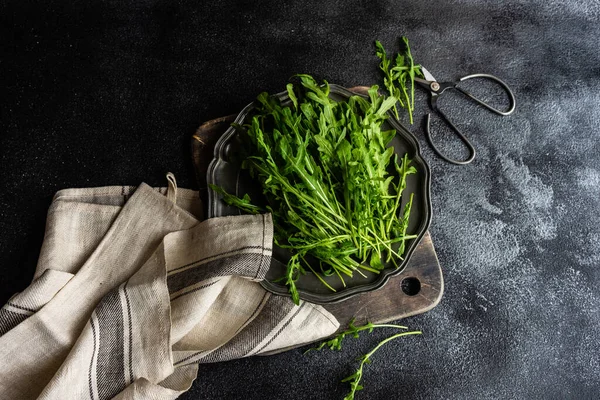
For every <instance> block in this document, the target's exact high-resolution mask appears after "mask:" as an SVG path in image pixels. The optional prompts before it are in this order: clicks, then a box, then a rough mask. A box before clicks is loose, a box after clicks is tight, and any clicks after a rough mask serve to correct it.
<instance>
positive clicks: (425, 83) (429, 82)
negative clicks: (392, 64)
mask: <svg viewBox="0 0 600 400" xmlns="http://www.w3.org/2000/svg"><path fill="white" fill-rule="evenodd" d="M421 71H422V72H423V76H424V77H425V79H421V78H416V77H415V78H414V80H415V82H416V83H417V84H419V85H420V86H422V87H424V88H425V89H427V90H428V91H429V95H430V96H429V101H430V106H431V109H432V111H434V112H436V113H437V114H439V116H440V117H441V118H442V119H443V120H444V121H445V122H446V124H448V126H450V128H452V130H453V131H454V133H455V134H456V135H457V136H458V137H459V138H460V140H462V142H463V143H464V144H465V146H466V147H467V149H468V150H469V157H468V158H467V159H466V160H463V161H460V160H453V159H451V158H449V157H447V156H445V155H444V154H442V152H441V151H440V150H439V149H438V148H437V147H436V146H435V144H434V143H433V140H432V138H431V132H430V122H431V113H429V114H427V117H426V118H427V119H426V127H425V134H426V136H427V140H428V141H429V144H430V145H431V147H432V148H433V151H434V152H435V153H436V154H437V155H438V156H440V158H442V159H444V160H446V161H448V162H449V163H452V164H457V165H464V164H468V163H470V162H471V161H473V159H474V158H475V148H474V147H473V145H472V144H471V142H469V140H468V139H467V138H466V137H465V136H464V135H463V134H462V132H461V131H460V130H459V129H458V128H457V127H456V126H455V125H454V124H453V123H452V122H451V121H450V120H449V119H448V117H447V116H446V114H444V113H443V112H442V110H440V109H439V108H438V106H437V101H438V99H439V98H440V96H441V95H442V94H443V93H444V92H446V91H447V90H449V89H455V90H458V91H459V92H461V93H462V94H464V95H465V96H467V97H469V98H470V99H472V100H473V101H475V102H476V103H477V104H479V105H481V106H483V107H485V108H487V109H488V110H490V111H492V112H494V113H496V114H499V115H509V114H511V113H512V112H513V111H514V110H515V95H514V94H513V92H512V91H511V90H510V88H509V87H508V85H507V84H506V83H504V82H503V81H502V80H500V79H499V78H497V77H495V76H493V75H489V74H472V75H467V76H463V77H462V78H460V79H459V80H457V81H452V82H438V81H437V80H436V79H435V78H434V77H433V75H431V73H429V71H427V70H426V69H425V68H424V67H421ZM473 78H483V79H488V80H492V81H495V82H496V83H498V84H499V85H500V86H501V87H502V88H503V89H504V91H505V92H506V94H507V95H508V98H509V101H510V105H509V107H508V110H507V111H500V110H498V109H496V108H494V107H492V106H490V105H489V104H487V103H485V102H483V101H481V100H479V99H478V98H476V97H475V96H473V95H472V94H471V93H469V92H467V91H466V90H464V89H462V88H460V87H458V86H457V85H458V84H459V83H461V82H464V81H466V80H469V79H473Z"/></svg>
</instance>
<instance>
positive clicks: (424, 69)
mask: <svg viewBox="0 0 600 400" xmlns="http://www.w3.org/2000/svg"><path fill="white" fill-rule="evenodd" d="M421 72H422V73H423V76H424V77H425V80H428V81H432V82H437V79H435V78H434V77H433V75H431V73H430V72H429V71H427V69H426V68H425V67H424V66H422V65H421Z"/></svg>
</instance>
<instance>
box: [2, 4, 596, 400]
mask: <svg viewBox="0 0 600 400" xmlns="http://www.w3.org/2000/svg"><path fill="white" fill-rule="evenodd" d="M200 3H203V4H200ZM599 17H600V6H599V5H598V2H596V1H588V2H559V1H542V0H535V1H531V2H517V1H506V2H496V1H484V0H476V1H448V0H444V1H414V2H408V1H332V0H327V1H321V2H316V1H312V2H293V3H290V2H281V1H278V2H274V1H273V2H249V1H244V2H242V1H240V2H236V6H235V7H234V6H232V5H231V4H229V3H228V2H221V1H213V2H197V1H176V2H170V1H88V2H67V1H56V0H50V1H46V2H42V3H39V2H32V1H23V0H19V1H16V0H14V1H10V0H7V1H4V2H2V3H1V5H0V49H1V51H2V53H1V55H0V173H1V179H0V302H4V301H5V300H6V299H7V298H8V297H9V296H10V295H11V294H13V293H14V292H16V291H19V290H22V289H23V288H24V287H25V286H26V285H27V284H28V282H29V280H30V279H31V277H32V275H33V271H34V266H35V260H36V256H37V253H38V252H39V247H40V245H41V241H42V238H43V229H44V221H45V213H46V210H47V207H48V205H49V203H50V199H51V196H52V195H53V194H54V193H55V192H56V191H57V190H59V189H62V188H68V187H91V186H102V185H115V184H118V185H121V184H132V185H136V184H139V183H140V182H142V181H145V182H147V183H149V184H151V185H164V184H165V180H164V174H165V173H166V172H167V171H172V172H174V173H175V174H176V176H177V178H178V181H179V183H180V185H181V186H183V187H194V186H195V183H194V180H193V169H192V165H191V161H190V154H189V152H190V150H189V137H190V135H191V134H192V133H193V131H194V130H195V128H196V127H197V126H198V125H199V124H200V123H201V122H202V121H206V120H209V119H212V118H215V117H218V116H221V115H226V114H230V113H234V112H237V111H238V110H240V109H241V108H242V107H243V106H244V105H245V104H247V103H248V102H249V101H251V100H252V99H253V98H254V96H255V95H257V94H258V93H259V92H260V91H265V90H266V91H271V92H274V91H279V90H281V89H282V88H283V87H284V85H285V83H286V81H287V79H288V78H289V77H290V76H291V75H293V74H295V73H299V72H305V73H311V74H313V75H315V76H316V77H319V78H325V79H327V80H328V81H330V82H334V83H338V84H342V85H346V86H353V85H356V84H373V83H376V82H378V81H379V75H378V73H377V59H376V58H375V57H374V56H373V48H372V42H373V40H375V39H380V40H382V41H383V42H384V43H385V44H386V47H388V48H392V47H393V45H395V44H396V39H397V37H398V36H400V35H401V34H406V35H407V36H408V37H409V38H410V40H411V44H412V48H413V55H414V56H415V58H416V60H417V62H420V63H422V64H423V65H426V66H427V68H428V69H429V70H430V71H431V72H432V73H433V74H434V75H435V76H437V78H438V79H440V80H443V79H453V78H457V77H459V76H462V75H466V74H469V73H474V72H487V73H492V74H495V75H498V76H500V77H501V78H503V79H504V80H505V81H506V82H507V83H508V84H509V85H510V86H511V87H512V88H513V89H514V91H515V93H516V96H517V102H518V103H517V111H516V112H515V114H514V115H512V116H510V117H506V118H505V117H499V116H495V115H492V114H490V113H488V112H487V111H485V110H482V109H480V108H477V107H474V106H470V105H467V104H466V102H460V103H458V100H462V99H460V98H449V99H447V100H449V101H447V103H446V104H447V107H450V108H451V111H452V116H454V117H455V120H456V121H457V122H458V123H461V122H462V123H461V125H460V126H461V127H463V129H464V130H465V132H466V133H467V135H468V136H469V137H470V138H471V139H472V141H473V144H474V145H475V147H476V149H477V150H478V156H477V158H476V160H475V161H474V163H473V164H471V165H469V166H463V167H457V166H452V165H449V164H446V163H444V162H441V161H440V160H439V159H437V158H436V157H435V156H434V155H433V154H432V153H431V151H430V150H429V148H428V147H427V146H426V143H425V142H424V140H423V132H422V127H421V116H422V115H423V114H424V112H425V111H426V109H427V108H426V96H425V94H424V93H422V92H419V96H418V98H417V104H418V107H417V114H416V115H417V119H416V121H417V123H416V124H415V125H414V126H413V127H412V128H411V129H412V131H413V132H414V133H415V134H416V135H417V136H418V137H419V139H420V140H421V142H422V144H423V147H424V153H425V157H426V158H427V159H428V160H429V161H430V164H431V167H432V171H433V186H432V197H433V204H434V212H435V214H434V219H433V224H432V227H431V233H432V237H433V240H434V243H435V245H436V247H437V250H438V253H439V258H440V262H441V264H442V266H443V268H444V271H445V278H446V292H445V297H444V298H443V300H442V302H441V304H440V305H439V306H438V307H437V308H435V309H434V310H433V311H431V312H429V313H427V314H424V315H420V316H416V317H412V318H409V319H407V320H404V321H403V323H404V324H407V325H408V326H410V327H411V328H417V329H422V330H423V332H424V334H423V335H422V336H421V337H409V338H406V339H404V340H399V341H396V342H393V343H390V344H389V345H387V347H385V348H384V349H382V350H381V352H380V353H378V354H377V355H376V356H375V357H374V363H373V364H372V365H370V366H368V368H367V369H366V370H365V378H364V383H365V385H366V390H365V391H363V392H361V393H360V394H359V396H360V397H358V398H362V399H383V398H399V397H403V398H423V399H438V398H449V399H473V398H479V399H484V398H485V399H488V398H489V399H492V398H528V399H537V398H540V399H541V398H544V399H546V398H557V399H565V398H573V399H581V398H593V397H597V395H598V392H599V389H600V378H599V375H600V357H599V351H598V342H599V341H600V315H599V314H600V312H599V305H600V294H599V291H598V283H599V282H600V274H599V272H598V271H599V269H598V267H599V264H600V228H599V226H600V157H599V155H598V154H599V153H600V141H599V140H598V123H599V119H600V112H599V111H598V109H599V104H600V95H599V93H600V80H599V78H600V45H599V43H598V37H600V24H599V23H598V21H599ZM453 100H457V102H454V101H453ZM434 128H436V129H437V132H438V135H437V136H438V137H439V136H441V131H440V129H441V128H440V127H439V126H438V125H434ZM450 147H452V146H451V145H450ZM387 335H389V332H378V333H373V334H372V335H371V336H365V337H362V338H361V339H360V340H357V341H354V342H351V343H348V345H347V347H346V348H345V350H344V351H343V352H341V353H320V354H316V353H315V354H310V355H306V356H302V355H301V352H300V351H290V352H287V353H285V354H281V355H277V356H271V357H265V358H251V359H245V360H238V361H234V362H228V363H223V364H217V365H203V366H201V367H200V372H199V377H198V380H197V382H196V384H195V385H194V387H193V389H192V390H190V392H189V393H187V394H186V395H185V396H183V398H186V399H196V398H198V399H208V398H211V399H212V398H247V399H281V398H284V397H286V396H290V397H293V398H298V399H330V398H331V399H334V398H342V397H343V394H344V392H345V390H346V384H341V383H339V380H340V379H341V378H343V377H344V376H346V375H348V374H350V373H351V372H352V369H353V365H354V363H353V360H354V358H355V357H356V356H357V355H358V354H359V353H361V352H364V351H366V350H367V349H368V348H370V347H372V346H373V345H375V343H376V342H377V341H378V340H380V339H382V338H384V337H386V336H387Z"/></svg>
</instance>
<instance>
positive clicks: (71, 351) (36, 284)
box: [0, 178, 339, 400]
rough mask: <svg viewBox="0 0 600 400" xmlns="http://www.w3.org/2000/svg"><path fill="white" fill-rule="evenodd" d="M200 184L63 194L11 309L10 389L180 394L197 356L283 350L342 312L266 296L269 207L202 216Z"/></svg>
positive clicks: (4, 332) (0, 381)
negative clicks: (197, 189) (28, 277)
mask: <svg viewBox="0 0 600 400" xmlns="http://www.w3.org/2000/svg"><path fill="white" fill-rule="evenodd" d="M201 209H202V207H201V203H200V200H199V197H198V193H197V192H195V191H191V190H185V189H177V187H176V184H175V182H174V179H172V178H171V180H170V186H169V187H168V188H158V189H153V188H151V187H149V186H148V185H146V184H142V185H140V186H139V187H137V188H135V187H121V186H118V187H117V186H115V187H104V188H92V189H67V190H62V191H60V192H58V193H57V194H56V196H55V197H54V200H53V202H52V205H51V207H50V210H49V212H48V219H47V226H46V233H45V238H44V243H43V246H42V249H41V253H40V258H39V262H38V265H37V270H36V272H35V276H34V280H33V282H32V283H31V285H30V286H29V287H28V288H27V289H25V290H24V291H23V292H21V293H18V294H16V295H14V296H13V297H12V298H11V299H10V300H9V301H8V303H7V304H6V305H5V306H4V307H3V308H2V309H1V310H0V398H1V399H11V400H16V399H35V398H40V399H111V398H115V399H174V398H176V397H178V396H179V395H180V394H181V393H183V392H184V391H186V390H187V389H188V388H189V387H190V386H191V384H192V382H193V380H194V379H195V378H196V374H197V364H198V363H209V362H218V361H225V360H230V359H234V358H240V357H248V356H252V355H260V354H267V353H273V352H277V351H281V350H283V349H286V348H289V347H290V346H296V345H301V344H305V343H310V342H314V341H316V340H318V339H321V338H324V337H327V336H330V335H331V334H333V333H334V332H335V331H336V330H337V329H338V327H339V323H338V321H337V320H336V319H335V317H334V316H333V315H331V314H330V313H329V312H327V311H326V310H325V309H324V308H322V307H321V306H318V305H314V304H310V303H306V302H304V303H301V305H300V306H295V305H294V304H293V303H292V302H291V300H290V299H289V298H286V297H280V296H275V295H272V294H270V293H269V292H266V291H265V290H264V289H263V288H262V287H261V286H260V284H259V283H258V282H259V281H260V280H261V279H263V278H264V276H265V273H266V271H267V269H268V268H269V265H270V261H271V249H272V245H273V227H272V220H271V216H270V215H269V214H265V215H255V216H254V215H253V216H246V215H240V216H235V217H224V218H213V219H208V220H206V221H203V222H200V219H199V218H198V216H199V215H200V212H201Z"/></svg>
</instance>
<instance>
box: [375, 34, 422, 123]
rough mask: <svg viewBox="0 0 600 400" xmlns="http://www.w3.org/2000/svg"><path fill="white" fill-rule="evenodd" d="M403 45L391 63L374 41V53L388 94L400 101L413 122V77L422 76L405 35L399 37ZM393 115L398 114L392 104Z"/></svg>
mask: <svg viewBox="0 0 600 400" xmlns="http://www.w3.org/2000/svg"><path fill="white" fill-rule="evenodd" d="M401 42H402V44H403V47H404V50H403V51H404V53H398V54H396V59H395V63H394V64H392V61H391V59H389V58H388V56H387V53H386V51H385V49H384V48H383V45H382V44H381V43H380V42H379V41H378V40H377V41H375V55H376V56H377V57H379V59H380V60H381V63H380V64H379V68H380V69H381V71H382V72H383V83H384V85H385V87H386V89H387V91H388V93H389V95H390V98H392V97H393V98H395V99H397V101H398V102H399V103H400V106H401V107H402V108H404V109H406V111H407V112H408V116H409V119H410V123H411V124H412V123H413V111H414V109H415V77H416V76H419V77H421V76H423V73H422V72H421V66H420V65H415V63H414V60H413V58H412V54H411V52H410V45H409V44H408V39H407V38H406V37H404V36H403V37H402V38H401ZM394 116H395V117H396V119H398V118H399V116H398V109H397V108H396V105H395V104H394Z"/></svg>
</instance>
